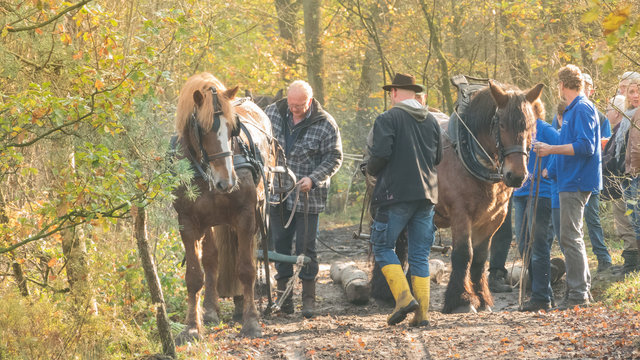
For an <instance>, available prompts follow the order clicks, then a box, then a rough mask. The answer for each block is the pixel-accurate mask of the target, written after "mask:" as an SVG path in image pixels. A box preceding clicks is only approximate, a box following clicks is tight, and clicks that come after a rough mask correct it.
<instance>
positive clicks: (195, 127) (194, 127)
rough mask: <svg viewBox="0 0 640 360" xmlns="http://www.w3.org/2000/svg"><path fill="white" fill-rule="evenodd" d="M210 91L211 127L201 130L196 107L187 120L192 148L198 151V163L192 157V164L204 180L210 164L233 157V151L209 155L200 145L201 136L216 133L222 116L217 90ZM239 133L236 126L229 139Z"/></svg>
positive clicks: (213, 88) (238, 128)
mask: <svg viewBox="0 0 640 360" xmlns="http://www.w3.org/2000/svg"><path fill="white" fill-rule="evenodd" d="M210 90H211V94H212V95H213V99H212V105H213V124H212V125H211V128H210V129H208V130H206V129H203V128H202V125H200V121H198V117H197V109H196V107H194V109H193V112H191V117H190V118H189V128H190V131H191V135H192V137H193V139H194V140H195V142H197V145H196V146H194V148H195V150H196V151H200V161H195V157H193V160H192V162H193V163H194V165H195V167H196V169H197V170H198V172H199V173H200V175H202V177H203V178H204V179H207V178H208V176H207V175H206V173H205V171H204V169H206V168H207V167H208V166H209V163H210V162H212V161H214V160H217V159H222V158H227V157H232V156H233V151H221V152H218V153H215V154H209V153H208V152H207V151H206V150H205V148H204V145H202V136H203V135H204V134H206V133H207V132H210V131H213V132H217V131H218V129H220V121H221V120H220V117H221V116H222V115H223V114H224V113H223V111H222V105H221V104H220V100H219V99H218V91H217V89H216V88H215V87H213V86H212V87H211V89H210ZM239 132H240V127H239V126H236V127H235V128H234V129H233V131H232V132H231V134H230V137H234V136H238V135H240V133H239ZM190 151H191V150H190Z"/></svg>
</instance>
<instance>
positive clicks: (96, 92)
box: [3, 66, 138, 149]
mask: <svg viewBox="0 0 640 360" xmlns="http://www.w3.org/2000/svg"><path fill="white" fill-rule="evenodd" d="M137 69H138V67H137V66H135V67H134V68H133V69H132V70H131V71H129V73H127V74H126V75H125V76H123V77H122V79H121V80H120V82H119V83H117V84H115V85H114V86H112V87H105V88H104V89H102V90H96V91H94V92H93V93H92V94H91V95H90V97H91V111H89V112H88V113H86V114H84V115H82V116H81V117H79V118H77V119H75V120H73V121H70V122H67V123H64V124H62V125H59V126H56V127H54V128H52V129H49V130H48V131H46V132H45V133H43V134H40V135H38V136H37V137H35V138H33V139H31V140H29V141H27V142H24V143H14V144H7V145H5V146H4V147H3V149H8V148H23V147H27V146H31V145H33V144H35V143H36V142H38V141H40V140H42V139H44V138H46V137H47V136H49V135H51V134H53V133H55V132H57V131H62V130H63V129H65V128H67V127H69V126H71V125H74V124H76V123H78V122H80V121H82V120H84V119H86V118H88V117H89V116H91V115H93V114H94V108H95V97H96V95H99V94H102V93H106V92H110V91H114V90H115V89H117V88H119V87H120V86H122V84H123V83H124V82H125V80H127V79H128V78H129V76H130V75H131V73H132V72H133V71H136V70H137Z"/></svg>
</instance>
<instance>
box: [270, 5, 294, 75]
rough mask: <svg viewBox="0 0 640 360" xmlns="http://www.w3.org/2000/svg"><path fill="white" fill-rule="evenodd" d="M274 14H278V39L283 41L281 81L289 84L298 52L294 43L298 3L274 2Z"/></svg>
mask: <svg viewBox="0 0 640 360" xmlns="http://www.w3.org/2000/svg"><path fill="white" fill-rule="evenodd" d="M275 5H276V13H277V14H278V29H279V30H280V38H281V39H283V40H284V41H285V43H286V44H285V46H284V47H283V49H282V61H283V62H284V64H285V65H286V68H285V69H283V70H282V79H283V80H284V81H285V83H289V82H291V74H295V73H296V71H295V70H296V67H297V61H298V56H299V54H298V52H297V51H296V43H297V42H298V22H297V20H296V13H297V12H298V9H299V5H300V2H298V1H291V0H275Z"/></svg>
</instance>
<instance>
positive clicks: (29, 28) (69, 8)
mask: <svg viewBox="0 0 640 360" xmlns="http://www.w3.org/2000/svg"><path fill="white" fill-rule="evenodd" d="M90 1H92V0H82V1H81V2H79V3H77V4H75V5H72V6H69V7H68V8H66V9H64V10H62V11H61V12H59V13H58V14H57V15H56V16H54V17H52V18H51V19H49V20H47V21H45V22H41V23H38V24H35V25H31V26H24V27H19V28H12V27H9V28H7V31H8V32H20V31H28V30H34V29H37V28H41V27H43V26H46V25H49V24H51V23H52V22H54V21H56V20H58V19H59V18H60V17H62V16H63V15H64V14H66V13H68V12H70V11H73V10H75V9H79V8H81V7H83V6H85V5H86V4H87V3H89V2H90ZM5 26H6V25H5Z"/></svg>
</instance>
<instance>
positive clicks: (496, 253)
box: [489, 200, 513, 274]
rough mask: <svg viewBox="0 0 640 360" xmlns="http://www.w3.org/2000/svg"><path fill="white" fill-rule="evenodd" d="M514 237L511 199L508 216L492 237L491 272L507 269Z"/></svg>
mask: <svg viewBox="0 0 640 360" xmlns="http://www.w3.org/2000/svg"><path fill="white" fill-rule="evenodd" d="M512 239H513V230H512V228H511V200H509V210H508V211H507V217H506V218H505V219H504V222H503V223H502V225H501V226H500V228H498V230H497V231H496V233H495V234H493V237H492V238H491V249H490V259H489V272H490V273H492V274H493V273H494V272H496V271H499V270H502V271H504V272H506V271H507V269H506V268H505V264H506V263H507V255H509V248H510V247H511V240H512Z"/></svg>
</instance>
